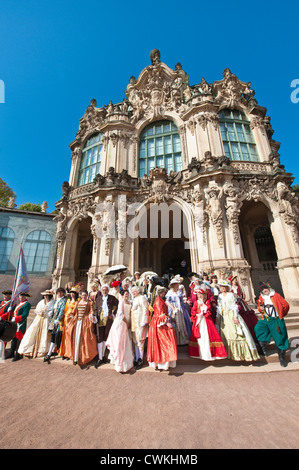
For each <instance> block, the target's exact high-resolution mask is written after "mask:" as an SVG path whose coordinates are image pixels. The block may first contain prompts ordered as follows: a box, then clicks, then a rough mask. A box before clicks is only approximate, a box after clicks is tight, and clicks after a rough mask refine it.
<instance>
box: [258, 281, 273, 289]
mask: <svg viewBox="0 0 299 470" xmlns="http://www.w3.org/2000/svg"><path fill="white" fill-rule="evenodd" d="M259 289H260V290H263V289H271V286H270V284H266V283H265V282H261V281H260V282H259Z"/></svg>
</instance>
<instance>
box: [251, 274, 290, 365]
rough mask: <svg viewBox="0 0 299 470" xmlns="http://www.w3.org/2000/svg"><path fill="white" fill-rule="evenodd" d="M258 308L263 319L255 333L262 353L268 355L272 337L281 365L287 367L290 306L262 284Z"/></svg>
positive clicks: (256, 327) (257, 325)
mask: <svg viewBox="0 0 299 470" xmlns="http://www.w3.org/2000/svg"><path fill="white" fill-rule="evenodd" d="M257 308H258V311H259V312H260V313H261V314H262V318H261V319H260V320H259V321H258V322H257V324H256V325H255V327H254V331H255V334H256V337H257V340H258V341H259V343H260V346H261V348H262V351H263V353H264V355H265V356H267V355H268V353H267V349H266V346H267V343H269V342H270V340H271V337H272V338H273V340H274V342H275V344H276V346H277V349H278V356H279V361H280V364H281V365H282V367H286V366H287V364H286V362H285V353H286V350H287V349H288V348H289V339H288V333H287V329H286V325H285V321H284V317H285V316H286V315H287V313H288V311H289V308H290V306H289V304H288V302H287V301H286V300H285V299H284V298H283V297H282V296H281V295H280V294H278V293H277V292H275V291H274V289H272V288H271V287H270V285H269V284H265V283H263V282H261V283H260V296H259V298H258V300H257Z"/></svg>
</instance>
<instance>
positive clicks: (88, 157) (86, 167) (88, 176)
mask: <svg viewBox="0 0 299 470" xmlns="http://www.w3.org/2000/svg"><path fill="white" fill-rule="evenodd" d="M102 139H103V134H97V135H94V136H92V137H90V138H89V139H88V140H87V141H86V143H85V145H84V147H83V150H82V156H81V162H80V167H79V175H78V186H82V185H83V184H87V183H91V182H92V181H93V179H94V177H95V176H96V175H97V174H98V173H99V171H100V165H101V158H102V148H103V145H102Z"/></svg>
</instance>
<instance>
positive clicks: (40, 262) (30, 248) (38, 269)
mask: <svg viewBox="0 0 299 470" xmlns="http://www.w3.org/2000/svg"><path fill="white" fill-rule="evenodd" d="M50 248H51V237H50V235H49V234H48V232H46V231H45V230H34V231H33V232H30V233H29V235H27V238H26V240H25V243H24V256H25V261H26V266H27V271H28V272H31V273H44V272H46V271H47V267H48V261H49V255H50Z"/></svg>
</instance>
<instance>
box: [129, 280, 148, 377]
mask: <svg viewBox="0 0 299 470" xmlns="http://www.w3.org/2000/svg"><path fill="white" fill-rule="evenodd" d="M132 295H133V304H132V310H131V331H132V337H133V342H134V345H135V367H136V369H140V368H141V367H142V364H143V354H144V343H145V340H146V337H147V330H148V323H149V321H150V316H149V305H148V301H147V300H146V297H145V296H144V295H142V294H141V293H140V288H139V287H137V286H134V287H132Z"/></svg>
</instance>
